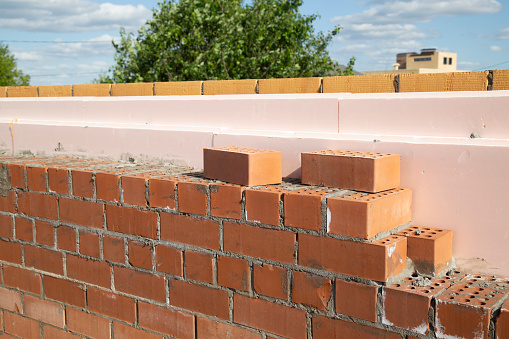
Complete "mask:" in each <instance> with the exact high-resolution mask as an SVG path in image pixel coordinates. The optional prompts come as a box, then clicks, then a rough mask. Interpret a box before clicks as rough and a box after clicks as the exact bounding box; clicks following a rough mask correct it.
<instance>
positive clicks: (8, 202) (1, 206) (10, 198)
mask: <svg viewBox="0 0 509 339" xmlns="http://www.w3.org/2000/svg"><path fill="white" fill-rule="evenodd" d="M16 200H17V199H16V193H15V192H14V191H10V192H9V193H8V194H7V196H6V197H4V196H1V195H0V211H3V212H10V213H15V212H16Z"/></svg>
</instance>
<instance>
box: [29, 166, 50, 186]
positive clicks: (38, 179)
mask: <svg viewBox="0 0 509 339" xmlns="http://www.w3.org/2000/svg"><path fill="white" fill-rule="evenodd" d="M46 171H47V168H46V167H27V186H28V189H29V190H30V191H39V192H46V191H47V184H46Z"/></svg>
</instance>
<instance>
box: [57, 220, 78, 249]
mask: <svg viewBox="0 0 509 339" xmlns="http://www.w3.org/2000/svg"><path fill="white" fill-rule="evenodd" d="M57 241H58V248H60V249H64V250H67V251H71V252H76V248H77V246H76V230H75V229H74V228H72V227H68V226H63V225H60V226H58V228H57Z"/></svg>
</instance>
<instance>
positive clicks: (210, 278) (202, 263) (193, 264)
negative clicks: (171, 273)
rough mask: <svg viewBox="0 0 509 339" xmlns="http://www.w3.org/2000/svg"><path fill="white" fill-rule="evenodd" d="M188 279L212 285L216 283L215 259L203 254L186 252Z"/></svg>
mask: <svg viewBox="0 0 509 339" xmlns="http://www.w3.org/2000/svg"><path fill="white" fill-rule="evenodd" d="M185 257H186V278H187V279H192V280H199V281H203V282H208V283H210V284H212V283H213V282H214V269H213V267H212V265H213V264H214V259H213V258H212V255H210V254H208V253H203V252H196V251H186V252H185Z"/></svg>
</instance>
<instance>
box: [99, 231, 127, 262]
mask: <svg viewBox="0 0 509 339" xmlns="http://www.w3.org/2000/svg"><path fill="white" fill-rule="evenodd" d="M103 254H104V259H105V260H109V261H113V262H116V263H120V264H123V263H124V262H125V250H124V239H123V238H120V237H116V236H114V235H106V234H105V235H104V237H103Z"/></svg>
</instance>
